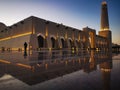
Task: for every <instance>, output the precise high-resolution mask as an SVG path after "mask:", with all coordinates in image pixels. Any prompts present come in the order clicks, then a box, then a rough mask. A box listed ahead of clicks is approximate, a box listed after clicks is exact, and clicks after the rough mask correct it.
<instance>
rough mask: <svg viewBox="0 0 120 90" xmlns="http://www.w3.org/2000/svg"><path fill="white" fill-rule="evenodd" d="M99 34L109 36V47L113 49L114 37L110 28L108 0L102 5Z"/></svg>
mask: <svg viewBox="0 0 120 90" xmlns="http://www.w3.org/2000/svg"><path fill="white" fill-rule="evenodd" d="M99 35H100V36H103V37H105V38H107V45H108V49H109V50H111V49H112V47H111V45H112V39H111V31H110V29H109V19H108V9H107V2H106V1H105V0H104V1H102V5H101V25H100V31H99Z"/></svg>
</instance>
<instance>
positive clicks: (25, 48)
mask: <svg viewBox="0 0 120 90" xmlns="http://www.w3.org/2000/svg"><path fill="white" fill-rule="evenodd" d="M24 51H25V52H26V51H27V43H26V42H25V43H24Z"/></svg>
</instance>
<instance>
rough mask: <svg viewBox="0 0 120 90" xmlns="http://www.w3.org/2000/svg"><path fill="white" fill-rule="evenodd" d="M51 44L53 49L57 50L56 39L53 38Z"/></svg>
mask: <svg viewBox="0 0 120 90" xmlns="http://www.w3.org/2000/svg"><path fill="white" fill-rule="evenodd" d="M51 43H52V48H55V46H56V40H55V38H53V37H51Z"/></svg>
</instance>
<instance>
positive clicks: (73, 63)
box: [0, 51, 112, 90]
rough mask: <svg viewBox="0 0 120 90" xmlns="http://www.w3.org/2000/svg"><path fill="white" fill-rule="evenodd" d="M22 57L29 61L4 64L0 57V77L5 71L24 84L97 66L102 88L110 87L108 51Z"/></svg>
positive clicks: (39, 53)
mask: <svg viewBox="0 0 120 90" xmlns="http://www.w3.org/2000/svg"><path fill="white" fill-rule="evenodd" d="M26 59H28V62H29V63H27V64H26V63H12V62H10V63H9V64H8V63H5V62H7V61H4V60H3V61H2V60H1V61H0V77H2V76H3V75H4V74H6V73H7V74H10V75H12V76H13V77H15V78H17V79H19V80H21V81H23V82H25V83H27V84H28V85H34V84H37V83H40V82H43V81H46V80H50V79H53V78H56V77H60V76H63V75H66V74H70V73H72V72H75V71H79V70H83V71H84V72H85V73H90V72H92V71H94V70H97V65H99V67H100V69H101V73H102V79H103V87H104V90H110V73H111V69H112V55H111V54H110V53H108V52H96V51H91V52H87V51H86V52H82V51H80V52H78V53H71V52H70V51H59V52H58V51H54V52H32V53H30V54H29V55H27V56H26V57H25V59H24V60H23V61H24V62H26ZM10 61H11V60H10ZM16 66H17V67H16Z"/></svg>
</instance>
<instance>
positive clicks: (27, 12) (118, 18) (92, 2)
mask: <svg viewBox="0 0 120 90" xmlns="http://www.w3.org/2000/svg"><path fill="white" fill-rule="evenodd" d="M102 1H103V0H0V12H1V13H0V22H3V23H4V24H6V25H7V26H10V25H12V24H14V23H17V22H19V21H21V20H23V19H25V18H27V17H29V16H36V17H39V18H43V19H46V20H50V21H53V22H56V23H63V24H64V25H68V26H71V27H75V28H78V29H80V30H82V28H84V27H86V26H88V27H90V28H93V29H96V33H98V31H99V30H100V14H101V2H102ZM106 1H107V3H108V13H109V24H110V30H111V31H112V38H113V42H114V43H117V44H120V10H119V9H120V0H106Z"/></svg>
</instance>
